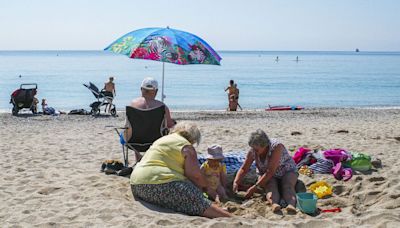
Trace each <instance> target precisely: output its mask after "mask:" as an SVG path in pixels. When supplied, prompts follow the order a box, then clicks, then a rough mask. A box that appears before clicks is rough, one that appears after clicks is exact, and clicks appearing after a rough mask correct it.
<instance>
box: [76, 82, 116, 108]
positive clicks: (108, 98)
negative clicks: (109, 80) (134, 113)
mask: <svg viewBox="0 0 400 228" xmlns="http://www.w3.org/2000/svg"><path fill="white" fill-rule="evenodd" d="M83 85H84V86H85V87H86V88H88V89H89V90H90V91H92V93H93V95H94V97H96V99H97V101H95V102H93V103H91V104H90V107H91V108H92V110H91V111H90V112H91V113H92V115H96V116H97V115H100V108H101V106H106V107H105V109H104V112H106V111H107V106H108V105H111V109H110V114H111V115H112V116H116V115H117V110H116V108H115V105H114V104H113V103H112V101H113V99H114V97H113V95H112V94H111V93H107V91H105V90H104V89H103V90H101V91H99V88H97V86H95V85H94V84H93V83H91V82H89V84H88V85H87V84H83Z"/></svg>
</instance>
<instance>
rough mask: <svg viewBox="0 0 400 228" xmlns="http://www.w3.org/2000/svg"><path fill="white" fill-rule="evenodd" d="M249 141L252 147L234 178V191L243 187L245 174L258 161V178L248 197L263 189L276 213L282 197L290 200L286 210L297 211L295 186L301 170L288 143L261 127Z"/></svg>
mask: <svg viewBox="0 0 400 228" xmlns="http://www.w3.org/2000/svg"><path fill="white" fill-rule="evenodd" d="M248 144H249V146H250V150H249V151H248V152H247V156H246V159H245V161H244V163H243V165H242V166H241V167H240V169H239V171H238V172H237V174H236V177H235V180H234V181H233V191H234V192H237V191H238V190H239V188H241V187H242V185H241V182H242V180H243V178H244V176H245V175H246V174H247V173H248V172H249V170H250V167H251V165H252V163H253V162H255V163H256V167H257V174H258V180H257V181H256V183H255V184H254V185H253V186H251V187H250V188H248V190H247V192H246V198H250V197H251V196H252V195H253V194H254V193H255V192H256V191H264V192H265V193H266V197H267V200H268V202H269V203H270V204H271V205H272V211H273V212H274V213H277V212H280V211H281V206H280V201H281V198H282V199H283V200H285V201H286V203H287V204H288V206H287V207H286V211H287V212H288V213H289V214H295V213H296V212H297V211H296V191H295V186H296V182H297V177H298V173H297V169H296V163H295V162H294V160H293V159H292V157H291V156H290V155H289V153H288V151H287V150H286V148H285V146H284V145H283V144H282V143H280V142H279V141H278V140H276V139H272V138H271V139H269V138H268V136H267V134H266V133H265V132H264V131H263V130H261V129H258V130H256V131H255V132H252V133H251V135H250V137H249V141H248ZM279 185H280V186H279Z"/></svg>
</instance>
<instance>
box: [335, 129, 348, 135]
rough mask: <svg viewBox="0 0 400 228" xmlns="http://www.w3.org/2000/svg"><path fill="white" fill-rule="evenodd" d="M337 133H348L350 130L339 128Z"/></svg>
mask: <svg viewBox="0 0 400 228" xmlns="http://www.w3.org/2000/svg"><path fill="white" fill-rule="evenodd" d="M336 133H344V134H347V133H349V131H348V130H338V131H336Z"/></svg>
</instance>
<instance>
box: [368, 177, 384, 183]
mask: <svg viewBox="0 0 400 228" xmlns="http://www.w3.org/2000/svg"><path fill="white" fill-rule="evenodd" d="M384 180H386V179H385V178H384V177H371V178H369V179H368V181H370V182H379V181H384Z"/></svg>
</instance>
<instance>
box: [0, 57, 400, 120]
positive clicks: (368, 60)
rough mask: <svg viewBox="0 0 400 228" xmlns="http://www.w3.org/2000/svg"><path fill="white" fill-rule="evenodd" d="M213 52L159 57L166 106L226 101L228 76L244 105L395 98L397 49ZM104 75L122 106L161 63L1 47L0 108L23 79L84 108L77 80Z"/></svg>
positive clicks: (157, 74)
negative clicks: (209, 60) (217, 58)
mask: <svg viewBox="0 0 400 228" xmlns="http://www.w3.org/2000/svg"><path fill="white" fill-rule="evenodd" d="M219 54H220V55H221V57H222V58H223V59H222V61H221V66H212V65H211V66H210V65H185V66H181V65H174V64H165V94H166V99H165V102H166V103H167V104H168V105H169V106H170V107H171V109H172V110H222V109H224V108H226V106H227V95H226V93H225V92H224V88H225V87H227V85H228V82H229V80H230V79H234V80H235V82H236V83H237V84H238V87H239V89H240V100H239V103H240V105H241V106H242V107H243V108H244V109H262V108H265V107H266V106H268V104H270V105H301V106H305V107H306V108H307V107H388V106H389V107H393V106H395V107H399V106H400V52H362V51H361V52H358V53H356V52H297V51H296V52H264V51H252V52H241V51H240V52H239V51H221V52H219ZM277 56H279V61H276V57H277ZM297 56H298V58H299V61H296V57H297ZM20 75H21V77H19V76H20ZM110 75H112V76H115V77H116V80H115V83H116V87H117V97H116V99H115V102H116V105H117V108H118V109H120V110H122V109H124V107H125V105H127V104H128V103H129V102H130V100H131V99H132V98H134V97H137V96H139V88H140V83H141V81H142V79H143V78H144V77H145V76H152V77H154V78H156V79H157V80H159V82H160V87H161V75H162V63H160V62H154V61H148V60H137V59H129V58H128V57H126V56H123V55H116V54H112V53H108V52H103V51H0V79H1V80H0V110H1V111H7V112H10V110H11V107H12V106H11V104H9V99H10V94H11V93H12V92H13V91H14V90H15V89H17V88H19V85H20V84H21V83H32V82H33V83H37V84H38V96H37V97H38V98H39V99H42V98H46V99H47V101H48V103H49V105H50V106H52V107H55V108H57V109H61V110H71V109H78V108H85V109H89V104H90V103H91V102H93V101H94V100H95V98H94V96H93V95H92V94H91V92H90V91H89V90H88V89H87V88H86V87H84V86H83V85H82V84H83V83H87V82H89V81H90V82H93V83H94V84H96V85H97V86H98V87H101V88H102V87H103V85H104V82H105V81H106V80H107V79H108V77H109V76H110ZM160 94H161V91H160V92H159V95H158V98H160Z"/></svg>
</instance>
